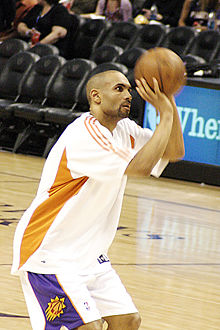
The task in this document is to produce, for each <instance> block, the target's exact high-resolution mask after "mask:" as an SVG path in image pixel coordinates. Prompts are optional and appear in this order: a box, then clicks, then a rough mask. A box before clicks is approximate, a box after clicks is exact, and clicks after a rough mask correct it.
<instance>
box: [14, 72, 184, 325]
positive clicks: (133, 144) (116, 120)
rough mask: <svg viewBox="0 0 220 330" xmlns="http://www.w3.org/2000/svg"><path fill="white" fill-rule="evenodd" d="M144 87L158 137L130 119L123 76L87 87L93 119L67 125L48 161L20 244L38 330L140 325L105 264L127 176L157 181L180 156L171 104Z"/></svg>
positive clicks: (20, 270)
mask: <svg viewBox="0 0 220 330" xmlns="http://www.w3.org/2000/svg"><path fill="white" fill-rule="evenodd" d="M154 87H155V93H154V92H153V91H152V90H151V89H150V88H149V87H148V85H147V83H146V82H145V80H141V81H137V90H138V92H139V93H140V95H141V96H142V97H143V98H144V99H145V100H147V101H149V102H151V103H152V105H154V106H155V108H156V109H157V111H158V112H159V113H160V123H159V125H158V126H157V128H156V130H155V132H154V133H152V132H151V131H150V130H149V129H143V128H141V127H139V126H138V125H137V124H136V123H135V122H133V121H131V120H130V119H128V115H129V112H130V106H131V86H130V83H129V81H128V80H127V78H126V77H125V76H124V75H123V74H122V73H120V72H119V71H114V70H113V71H106V72H103V73H99V74H96V75H94V76H93V77H92V78H90V80H89V81H88V83H87V96H88V100H89V104H90V112H88V113H85V114H83V115H82V116H81V117H79V118H78V119H76V120H75V121H74V122H73V123H71V124H70V125H69V126H68V127H67V128H66V130H65V131H64V132H63V134H62V135H61V137H60V138H59V140H58V141H57V143H56V144H55V146H54V147H53V148H52V150H51V152H50V154H49V156H48V159H47V160H46V163H45V166H44V169H43V173H42V177H41V181H40V185H39V188H38V192H37V195H36V197H35V199H34V200H33V202H32V204H31V205H30V207H29V208H28V209H27V210H26V212H25V213H24V215H23V217H22V219H21V220H20V222H19V224H18V227H17V229H16V233H15V238H14V260H13V266H12V273H13V274H15V273H17V274H19V275H20V278H21V283H22V288H23V291H24V296H25V299H26V303H27V307H28V311H29V315H30V319H31V324H32V327H33V329H34V330H43V329H80V330H90V329H92V330H95V329H102V327H103V322H104V320H105V321H106V322H107V323H108V329H110V330H111V329H116V330H119V329H126V330H136V329H138V328H139V326H140V316H139V314H138V311H137V309H136V307H135V305H134V303H133V302H132V299H131V297H130V296H129V294H128V293H127V291H126V289H125V288H124V286H123V284H122V283H121V281H120V279H119V277H118V275H117V274H116V272H115V271H114V270H113V268H112V266H111V263H110V260H109V258H108V255H107V253H108V248H109V246H110V245H111V243H112V241H113V238H114V236H115V233H116V230H117V226H118V221H119V216H120V211H121V205H122V199H123V193H124V189H125V185H126V179H127V176H128V175H135V176H149V175H150V174H153V175H155V176H159V175H160V174H161V172H162V171H163V169H164V167H165V166H166V165H167V163H168V161H169V160H170V161H176V160H177V159H179V158H181V157H182V156H183V154H184V144H183V137H182V131H181V127H180V122H179V119H178V114H177V110H176V106H175V102H174V98H173V97H169V98H168V97H166V96H165V94H163V93H161V92H160V91H159V87H158V83H157V81H156V80H155V79H154Z"/></svg>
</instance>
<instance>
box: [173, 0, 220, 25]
mask: <svg viewBox="0 0 220 330" xmlns="http://www.w3.org/2000/svg"><path fill="white" fill-rule="evenodd" d="M219 7H220V4H219V1H218V0H207V1H205V0H185V2H184V5H183V9H182V13H181V15H180V19H179V26H185V25H187V26H193V27H195V28H196V29H198V30H207V24H208V18H209V13H211V12H217V10H219Z"/></svg>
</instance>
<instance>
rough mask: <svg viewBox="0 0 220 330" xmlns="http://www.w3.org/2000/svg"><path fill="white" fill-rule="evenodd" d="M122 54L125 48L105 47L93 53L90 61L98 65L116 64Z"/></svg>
mask: <svg viewBox="0 0 220 330" xmlns="http://www.w3.org/2000/svg"><path fill="white" fill-rule="evenodd" d="M122 52H123V48H121V47H119V46H116V45H103V46H100V47H98V48H96V49H95V50H94V51H93V52H92V54H91V56H90V60H92V61H94V62H95V63H96V64H101V63H105V62H114V61H115V60H116V59H117V57H118V56H119V55H120V54H122Z"/></svg>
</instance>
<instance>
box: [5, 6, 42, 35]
mask: <svg viewBox="0 0 220 330" xmlns="http://www.w3.org/2000/svg"><path fill="white" fill-rule="evenodd" d="M37 3H38V0H16V12H15V18H14V21H13V24H12V26H11V28H10V29H9V30H7V31H5V32H4V33H2V35H1V38H0V40H1V41H3V40H6V39H10V38H17V37H18V36H19V34H18V31H17V26H18V23H19V22H20V21H21V20H22V19H23V18H24V17H25V15H27V13H28V12H29V11H30V10H31V8H33V7H34V6H35V5H36V4H37Z"/></svg>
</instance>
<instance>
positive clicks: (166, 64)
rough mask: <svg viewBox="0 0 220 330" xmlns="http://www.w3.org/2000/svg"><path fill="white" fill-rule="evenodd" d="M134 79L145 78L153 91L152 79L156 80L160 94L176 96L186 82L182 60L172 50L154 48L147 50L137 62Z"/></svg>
mask: <svg viewBox="0 0 220 330" xmlns="http://www.w3.org/2000/svg"><path fill="white" fill-rule="evenodd" d="M134 76H135V79H140V78H141V77H143V78H145V80H146V81H147V83H148V85H149V86H150V87H151V89H153V88H154V87H153V86H154V84H153V79H152V78H153V77H154V78H156V79H157V81H158V84H159V88H160V90H161V92H163V93H165V94H166V95H171V94H177V93H178V92H179V91H180V89H181V87H182V86H184V85H185V82H186V69H185V65H184V63H183V61H182V59H181V58H180V57H179V56H178V55H177V54H176V53H174V52H173V51H172V50H170V49H168V48H163V47H156V48H151V49H149V50H147V51H146V52H145V53H143V54H142V55H141V56H140V57H139V58H138V60H137V62H136V64H135V68H134Z"/></svg>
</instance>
